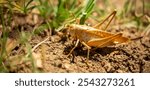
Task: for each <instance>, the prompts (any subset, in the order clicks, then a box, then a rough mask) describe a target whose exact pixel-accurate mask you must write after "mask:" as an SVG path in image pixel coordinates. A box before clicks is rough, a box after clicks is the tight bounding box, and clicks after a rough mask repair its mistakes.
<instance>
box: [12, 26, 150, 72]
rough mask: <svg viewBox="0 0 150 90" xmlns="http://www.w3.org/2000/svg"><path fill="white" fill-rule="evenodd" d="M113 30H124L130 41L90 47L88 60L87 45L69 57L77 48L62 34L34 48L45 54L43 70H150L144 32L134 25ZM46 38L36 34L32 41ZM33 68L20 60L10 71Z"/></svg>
mask: <svg viewBox="0 0 150 90" xmlns="http://www.w3.org/2000/svg"><path fill="white" fill-rule="evenodd" d="M110 31H111V32H112V33H114V32H120V31H121V32H123V35H124V36H126V37H128V38H130V39H131V40H130V41H129V42H127V43H123V44H118V45H113V46H108V47H104V48H98V49H96V50H92V49H91V52H90V58H89V60H87V49H86V48H85V47H79V46H78V47H77V48H76V49H75V50H74V52H73V53H72V55H70V56H69V57H67V54H68V53H69V51H70V50H71V49H72V48H73V47H74V44H73V43H72V42H73V40H72V39H70V38H67V39H64V38H63V37H62V36H60V35H59V34H55V35H52V36H50V39H49V40H47V41H46V42H45V43H44V44H43V45H41V46H39V47H38V48H37V49H36V50H35V51H34V52H35V53H36V54H41V52H42V53H43V55H44V57H42V58H44V60H43V61H42V67H40V69H42V71H43V72H52V73H65V72H69V73H73V72H78V73H83V72H84V73H85V72H86V73H87V72H93V73H94V72H95V73H149V72H150V67H149V66H150V38H149V37H148V36H146V35H145V36H142V32H140V31H137V30H136V29H134V28H133V29H132V28H127V29H122V30H120V31H119V30H116V29H114V30H113V29H112V30H110ZM44 39H45V37H44ZM44 39H43V37H42V36H35V37H33V39H32V41H31V43H32V44H33V46H34V45H36V44H37V43H39V42H41V41H43V40H44ZM43 47H44V48H43ZM31 67H32V66H31V65H30V63H21V65H17V67H16V68H13V69H10V72H32V70H31Z"/></svg>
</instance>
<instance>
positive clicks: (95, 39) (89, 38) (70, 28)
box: [66, 11, 129, 59]
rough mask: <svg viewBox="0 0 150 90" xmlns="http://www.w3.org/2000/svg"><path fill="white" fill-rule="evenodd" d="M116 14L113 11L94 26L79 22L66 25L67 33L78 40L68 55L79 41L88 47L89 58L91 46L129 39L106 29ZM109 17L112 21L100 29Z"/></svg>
mask: <svg viewBox="0 0 150 90" xmlns="http://www.w3.org/2000/svg"><path fill="white" fill-rule="evenodd" d="M115 15H116V11H113V12H112V13H111V14H110V15H109V16H108V17H107V18H106V19H105V20H104V21H103V22H102V23H98V24H97V25H95V26H94V27H90V26H86V25H78V24H69V25H66V30H67V33H68V34H70V35H71V36H72V37H73V38H74V39H75V40H77V41H76V44H75V46H74V47H73V49H72V50H71V51H70V53H69V54H68V56H69V55H70V54H71V53H72V52H73V50H74V49H75V48H76V47H77V46H78V44H79V42H81V44H83V45H84V46H85V47H87V49H88V52H87V59H88V58H89V53H90V49H91V47H96V48H102V47H106V46H110V45H115V44H119V43H124V42H127V41H129V39H128V38H126V37H123V36H122V33H117V34H112V33H110V32H107V31H105V30H106V29H107V27H108V25H109V24H110V22H111V21H112V19H113V18H114V16H115ZM109 18H110V21H109V22H108V24H107V25H106V27H105V28H104V30H100V27H101V25H102V24H103V23H104V22H106V21H107V20H108V19H109Z"/></svg>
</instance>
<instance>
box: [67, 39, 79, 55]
mask: <svg viewBox="0 0 150 90" xmlns="http://www.w3.org/2000/svg"><path fill="white" fill-rule="evenodd" d="M79 41H80V40H79V39H77V42H76V44H75V46H74V47H73V48H72V49H71V51H70V52H69V54H68V55H67V57H68V56H70V54H71V53H72V52H73V51H74V49H75V48H76V47H77V46H78V44H79Z"/></svg>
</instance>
